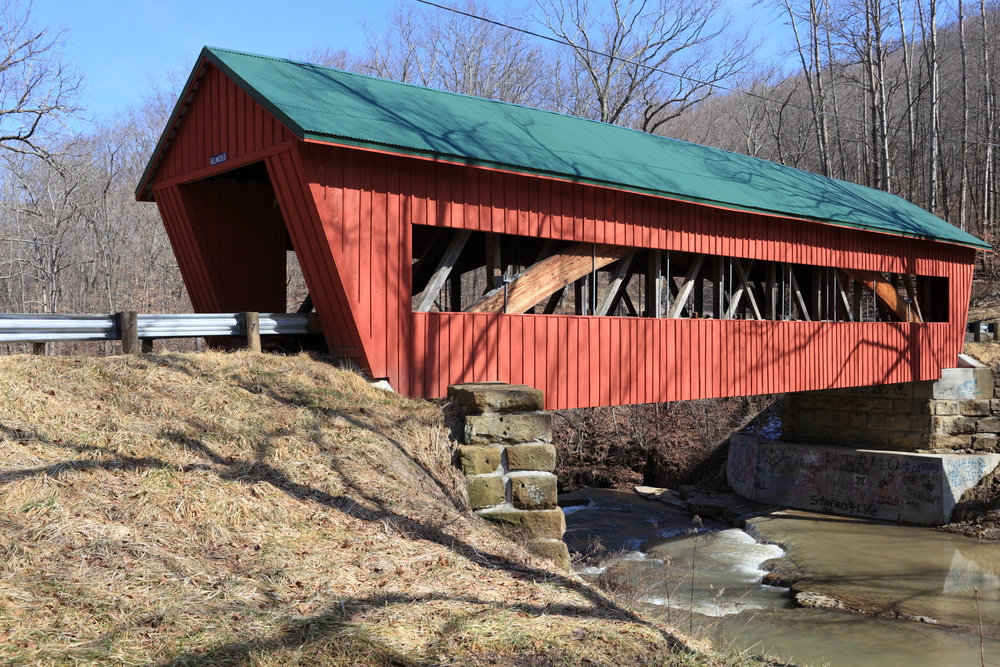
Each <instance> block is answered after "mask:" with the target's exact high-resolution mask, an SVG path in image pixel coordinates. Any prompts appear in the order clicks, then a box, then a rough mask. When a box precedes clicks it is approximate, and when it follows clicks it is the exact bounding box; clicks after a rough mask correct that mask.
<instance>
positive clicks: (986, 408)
mask: <svg viewBox="0 0 1000 667" xmlns="http://www.w3.org/2000/svg"><path fill="white" fill-rule="evenodd" d="M991 400H992V399H991ZM958 405H959V410H960V411H961V413H962V414H963V415H967V416H969V417H988V416H989V414H990V401H989V400H987V399H978V400H972V401H959V404H958Z"/></svg>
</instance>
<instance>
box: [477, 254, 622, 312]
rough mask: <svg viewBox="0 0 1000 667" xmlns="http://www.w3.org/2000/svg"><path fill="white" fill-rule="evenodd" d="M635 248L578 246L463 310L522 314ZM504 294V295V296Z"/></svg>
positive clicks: (555, 255) (543, 263)
mask: <svg viewBox="0 0 1000 667" xmlns="http://www.w3.org/2000/svg"><path fill="white" fill-rule="evenodd" d="M635 252H636V249H635V248H626V247H623V246H614V245H607V244H604V243H597V244H594V243H577V244H576V245H573V246H570V247H569V248H565V249H563V250H560V251H559V252H557V253H555V254H554V255H552V256H551V257H547V258H546V259H543V260H542V261H540V262H537V263H535V264H532V265H531V266H529V267H528V268H527V269H525V270H524V273H522V274H521V275H519V276H517V277H516V278H514V279H513V280H512V281H511V282H510V283H509V284H508V285H507V286H506V289H499V290H497V291H496V292H493V293H492V294H489V295H487V296H485V297H483V298H482V299H480V300H479V301H477V302H476V303H474V304H473V305H471V306H470V307H469V308H467V309H466V310H465V312H467V313H502V312H505V311H504V304H505V303H506V306H507V307H506V312H508V313H523V312H525V311H526V310H528V309H529V308H531V307H532V306H534V305H535V304H536V303H538V302H539V301H541V300H542V299H544V298H545V297H547V296H549V295H550V294H552V293H553V292H556V291H558V290H560V289H562V288H563V287H565V286H567V285H569V284H570V283H572V282H573V281H575V280H579V279H580V278H582V277H583V276H586V275H588V274H590V273H592V272H593V271H596V270H597V269H600V268H603V267H605V266H607V265H608V264H611V263H612V262H617V261H618V260H619V259H621V258H623V257H626V256H628V255H632V254H633V253H635ZM505 292H506V294H505Z"/></svg>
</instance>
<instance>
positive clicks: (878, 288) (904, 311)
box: [843, 269, 923, 322]
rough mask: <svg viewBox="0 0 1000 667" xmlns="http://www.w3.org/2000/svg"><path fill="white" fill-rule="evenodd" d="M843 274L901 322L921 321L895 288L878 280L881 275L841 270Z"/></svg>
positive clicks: (873, 272)
mask: <svg viewBox="0 0 1000 667" xmlns="http://www.w3.org/2000/svg"><path fill="white" fill-rule="evenodd" d="M843 272H844V273H846V274H847V275H849V276H850V277H852V278H854V281H855V282H857V283H860V284H861V285H862V286H863V287H864V288H865V289H866V290H868V291H869V292H871V293H872V294H874V295H875V298H877V299H878V300H879V301H880V302H881V303H882V305H883V306H885V307H886V309H887V310H889V311H890V312H892V313H893V314H894V315H895V316H896V317H898V318H899V319H900V320H901V321H903V322H922V321H923V320H922V319H921V318H920V315H919V314H917V312H916V311H915V310H913V308H911V307H910V304H908V303H906V300H905V299H903V297H902V296H900V294H899V291H898V290H897V289H896V288H895V287H893V286H892V285H890V284H889V282H888V281H887V280H885V279H881V280H880V278H882V276H881V274H879V273H876V272H875V271H866V270H864V269H843Z"/></svg>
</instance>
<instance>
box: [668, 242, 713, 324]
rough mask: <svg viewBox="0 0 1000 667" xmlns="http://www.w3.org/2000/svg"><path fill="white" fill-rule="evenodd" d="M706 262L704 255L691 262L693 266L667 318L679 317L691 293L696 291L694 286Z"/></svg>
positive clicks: (697, 256) (690, 267) (689, 269)
mask: <svg viewBox="0 0 1000 667" xmlns="http://www.w3.org/2000/svg"><path fill="white" fill-rule="evenodd" d="M704 261H705V256H704V255H696V256H695V258H694V259H692V260H691V266H689V267H688V271H687V274H686V275H685V276H684V283H683V284H682V285H681V287H680V289H679V290H678V292H677V298H676V299H674V305H673V306H672V307H671V308H670V313H669V314H668V315H667V317H677V316H678V315H679V314H680V312H681V309H682V308H683V307H684V304H686V303H687V300H688V299H689V298H690V297H691V291H692V290H693V289H694V284H695V282H697V278H698V277H699V275H700V272H701V265H702V264H703V263H704Z"/></svg>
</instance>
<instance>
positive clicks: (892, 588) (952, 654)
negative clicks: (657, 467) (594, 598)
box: [564, 489, 1000, 667]
mask: <svg viewBox="0 0 1000 667" xmlns="http://www.w3.org/2000/svg"><path fill="white" fill-rule="evenodd" d="M564 502H565V503H567V504H569V503H574V502H575V503H581V504H578V505H575V506H570V507H566V512H567V517H566V521H567V526H568V532H567V538H566V539H567V542H569V543H570V548H571V549H573V550H576V551H579V552H581V553H587V552H588V549H589V550H590V551H591V552H599V553H595V555H596V556H598V557H600V556H604V557H605V560H604V561H603V562H602V563H601V565H600V566H599V567H591V568H586V569H585V570H584V574H585V575H586V576H590V577H595V578H601V579H603V583H604V584H605V585H609V586H612V587H618V590H619V592H620V593H622V594H624V595H626V596H630V597H631V598H632V599H633V600H635V601H636V602H638V603H640V604H644V605H647V606H648V608H649V609H650V610H652V611H654V612H656V613H660V614H663V615H664V616H669V617H670V621H671V623H672V624H674V625H675V626H677V627H679V628H681V629H682V630H693V631H694V633H695V634H696V635H697V634H701V635H707V636H709V637H710V638H711V639H713V640H714V641H715V642H716V643H717V644H728V645H732V646H733V647H734V648H736V649H740V650H743V649H749V650H750V651H751V652H752V653H754V654H767V655H771V656H775V657H778V658H781V659H784V660H792V661H795V662H796V663H801V664H811V665H822V664H829V665H831V666H832V667H853V666H857V667H868V666H871V667H888V666H892V665H901V666H904V665H905V666H906V667H925V666H926V667H942V666H952V665H955V666H958V665H969V666H970V667H974V666H978V665H980V664H981V658H980V643H979V627H980V626H979V620H978V619H979V613H981V614H982V619H983V630H984V633H985V635H986V639H985V640H984V643H983V650H984V651H985V654H986V664H988V665H1000V545H996V544H990V543H979V542H976V541H974V540H971V539H969V538H965V537H961V536H956V535H949V534H946V533H942V532H940V531H937V530H934V529H932V528H919V527H913V526H900V525H896V524H886V523H879V522H871V521H863V520H854V519H848V518H842V517H836V516H831V515H823V514H812V513H808V512H798V511H794V512H791V511H790V512H783V513H780V514H776V515H772V516H770V517H764V518H761V519H758V520H756V521H755V522H754V525H753V528H752V529H751V531H750V532H751V533H753V537H752V536H751V535H750V534H748V533H747V532H744V531H742V530H739V529H733V528H731V527H729V526H728V525H727V524H723V523H719V522H712V521H706V522H704V525H700V526H699V525H697V522H694V523H693V522H692V517H691V515H690V514H688V513H687V512H686V511H684V510H683V509H682V505H681V504H679V503H678V504H673V505H672V504H669V503H663V502H659V501H651V500H644V499H643V498H640V497H639V496H638V495H636V494H635V493H633V492H631V491H612V490H606V489H588V490H584V491H578V492H576V493H574V494H570V495H569V496H565V497H564ZM755 538H756V539H755ZM779 545H780V546H779ZM609 555H610V556H611V557H610V558H608V556H609ZM765 562H767V566H768V569H775V570H776V571H778V572H780V573H782V574H783V575H787V576H788V577H789V578H790V579H792V580H795V581H797V583H796V584H795V591H790V590H789V589H787V588H781V587H770V586H763V585H761V583H760V580H761V578H762V577H763V576H764V574H765V569H764V565H765ZM794 592H808V593H812V594H816V596H817V597H818V598H819V599H821V600H822V599H826V598H830V599H834V600H839V601H845V602H846V603H848V604H849V605H850V606H852V607H855V608H856V609H860V610H866V611H878V612H880V613H883V614H890V615H891V614H903V615H908V616H910V617H922V618H923V619H924V621H932V622H920V621H914V620H899V619H896V618H878V617H874V616H866V615H858V614H855V613H849V612H845V611H839V610H831V609H812V608H805V607H802V606H800V605H798V604H797V603H796V602H795V601H794V599H793V595H794ZM977 594H978V598H979V603H978V606H977V602H976V596H977ZM691 610H693V611H694V612H695V613H694V614H692V613H690V612H691Z"/></svg>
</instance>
